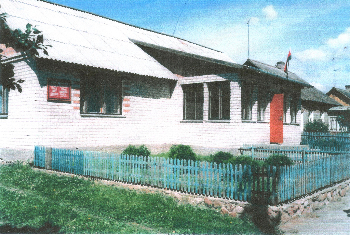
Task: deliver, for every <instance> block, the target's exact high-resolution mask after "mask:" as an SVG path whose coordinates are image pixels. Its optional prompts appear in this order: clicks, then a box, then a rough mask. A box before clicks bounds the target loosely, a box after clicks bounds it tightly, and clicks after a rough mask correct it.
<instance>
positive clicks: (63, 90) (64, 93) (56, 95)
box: [47, 86, 70, 101]
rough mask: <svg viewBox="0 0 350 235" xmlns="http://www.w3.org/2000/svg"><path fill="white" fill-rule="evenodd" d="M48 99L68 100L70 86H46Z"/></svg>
mask: <svg viewBox="0 0 350 235" xmlns="http://www.w3.org/2000/svg"><path fill="white" fill-rule="evenodd" d="M47 93H48V100H55V101H70V87H66V86H48V88H47Z"/></svg>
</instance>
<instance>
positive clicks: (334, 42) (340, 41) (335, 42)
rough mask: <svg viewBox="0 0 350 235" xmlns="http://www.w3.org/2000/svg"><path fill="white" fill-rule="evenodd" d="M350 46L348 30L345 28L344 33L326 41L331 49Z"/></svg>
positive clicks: (349, 32) (349, 31) (349, 29)
mask: <svg viewBox="0 0 350 235" xmlns="http://www.w3.org/2000/svg"><path fill="white" fill-rule="evenodd" d="M349 44H350V28H347V29H346V30H345V32H344V33H341V34H339V36H338V37H337V38H331V39H329V40H328V41H327V45H328V46H330V47H331V48H344V47H345V46H349Z"/></svg>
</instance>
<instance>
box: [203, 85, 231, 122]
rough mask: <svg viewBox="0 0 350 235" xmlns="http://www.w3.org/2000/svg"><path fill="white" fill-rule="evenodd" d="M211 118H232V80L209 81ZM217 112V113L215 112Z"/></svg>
mask: <svg viewBox="0 0 350 235" xmlns="http://www.w3.org/2000/svg"><path fill="white" fill-rule="evenodd" d="M208 91H209V115H208V119H209V120H230V110H231V109H230V100H231V90H230V82H212V83H208ZM214 112H216V113H214ZM214 115H215V116H214Z"/></svg>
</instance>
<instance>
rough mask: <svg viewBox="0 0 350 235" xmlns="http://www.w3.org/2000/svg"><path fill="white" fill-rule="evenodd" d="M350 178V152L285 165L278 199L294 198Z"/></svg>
mask: <svg viewBox="0 0 350 235" xmlns="http://www.w3.org/2000/svg"><path fill="white" fill-rule="evenodd" d="M320 155H322V152H320ZM349 178H350V154H347V153H343V154H337V155H333V156H331V157H329V156H327V157H318V158H316V159H315V160H313V161H305V162H304V163H299V164H294V165H292V166H284V167H281V168H280V175H279V188H278V199H279V201H280V202H284V201H288V200H292V199H295V198H298V197H301V196H304V195H307V194H310V193H312V192H314V191H317V190H319V189H322V188H324V187H327V186H330V185H333V184H334V183H337V182H340V181H342V180H345V179H349Z"/></svg>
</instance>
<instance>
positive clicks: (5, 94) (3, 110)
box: [0, 84, 9, 118]
mask: <svg viewBox="0 0 350 235" xmlns="http://www.w3.org/2000/svg"><path fill="white" fill-rule="evenodd" d="M0 98H1V101H0V118H7V116H8V103H9V102H8V101H9V90H8V89H7V88H5V87H4V86H3V85H2V84H0Z"/></svg>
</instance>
